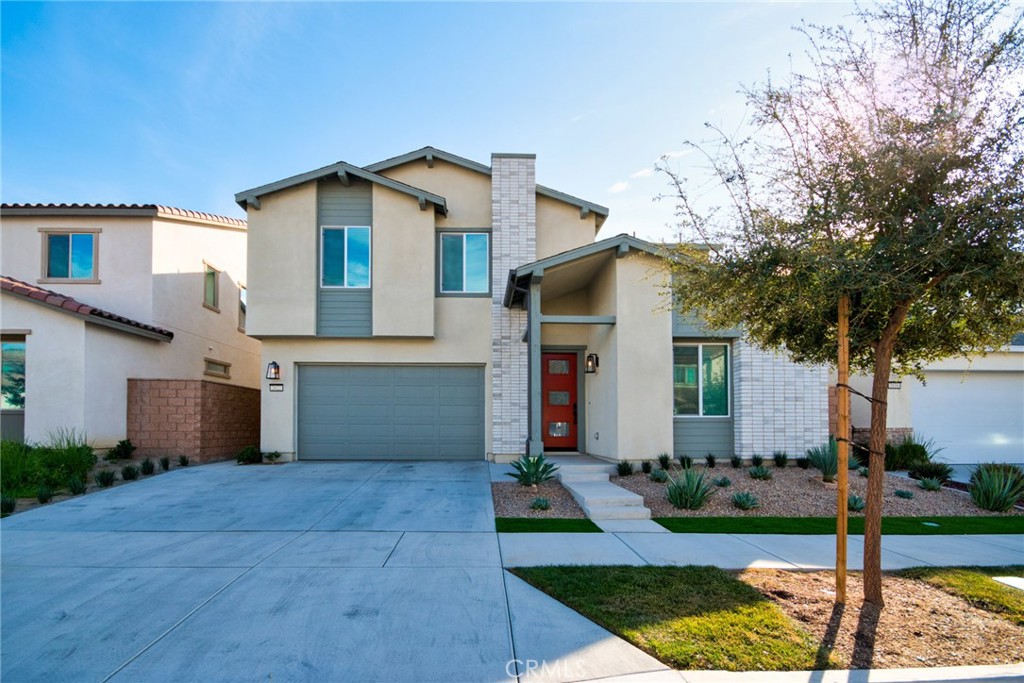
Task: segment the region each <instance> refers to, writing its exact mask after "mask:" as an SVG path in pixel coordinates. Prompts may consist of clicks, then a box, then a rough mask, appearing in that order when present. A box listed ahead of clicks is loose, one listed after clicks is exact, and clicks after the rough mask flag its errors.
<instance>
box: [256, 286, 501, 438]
mask: <svg viewBox="0 0 1024 683" xmlns="http://www.w3.org/2000/svg"><path fill="white" fill-rule="evenodd" d="M490 309H491V300H490V299H476V298H464V299H459V298H455V299H453V298H442V299H437V301H436V305H435V309H434V310H435V315H436V321H435V329H436V331H437V336H436V338H435V339H267V340H265V341H264V342H263V348H262V352H263V366H265V365H266V364H267V363H269V362H270V361H276V362H277V363H278V364H279V365H280V366H281V372H282V380H281V384H283V385H284V391H282V392H274V393H270V392H269V391H268V389H267V387H268V385H269V382H268V381H266V380H264V381H263V382H262V384H263V393H262V400H261V411H262V419H261V425H262V426H261V437H260V440H261V444H262V446H261V447H262V449H263V450H265V451H273V450H276V451H280V452H281V453H283V454H287V455H288V457H293V456H294V454H295V448H296V438H297V434H296V409H297V405H296V401H297V399H296V393H295V389H296V376H297V372H296V364H300V363H367V364H374V363H386V364H387V363H424V364H455V365H466V364H469V365H483V366H486V367H485V371H484V376H485V377H489V376H490V362H491V330H490V325H481V324H480V321H481V320H489V319H490V318H489V316H490ZM484 396H485V399H486V402H487V406H486V433H485V441H484V443H485V444H490V443H491V386H490V384H489V383H485V386H484ZM481 456H483V454H481Z"/></svg>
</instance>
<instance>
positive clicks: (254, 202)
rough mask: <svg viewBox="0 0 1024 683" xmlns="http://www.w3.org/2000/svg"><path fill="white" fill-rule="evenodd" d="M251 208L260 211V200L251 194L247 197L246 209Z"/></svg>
mask: <svg viewBox="0 0 1024 683" xmlns="http://www.w3.org/2000/svg"><path fill="white" fill-rule="evenodd" d="M250 206H251V207H252V208H254V209H256V210H257V211H259V210H260V198H259V197H257V196H256V195H254V194H251V195H249V196H248V197H246V198H245V208H249V207H250Z"/></svg>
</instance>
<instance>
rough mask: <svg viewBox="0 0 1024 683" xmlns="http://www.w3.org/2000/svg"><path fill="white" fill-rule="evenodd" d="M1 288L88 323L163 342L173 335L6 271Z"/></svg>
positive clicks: (0, 282)
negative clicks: (24, 279) (37, 284)
mask: <svg viewBox="0 0 1024 683" xmlns="http://www.w3.org/2000/svg"><path fill="white" fill-rule="evenodd" d="M0 291H3V292H4V293H9V294H13V295H14V296H18V297H21V298H22V299H26V300H28V301H31V302H32V303H36V304H40V305H42V306H48V307H50V308H52V309H54V310H57V311H60V312H61V313H66V314H68V315H72V316H75V317H76V318H81V319H83V320H85V321H86V322H88V323H93V324H95V325H102V326H104V327H109V328H112V329H115V330H118V331H120V332H127V333H129V334H135V335H138V336H140V337H145V338H146V339H155V340H157V341H164V342H169V341H171V340H172V339H174V333H173V332H171V331H170V330H165V329H163V328H162V327H156V326H155V325H147V324H146V323H140V322H139V321H137V320H132V319H131V318H126V317H125V316H123V315H117V314H116V313H111V312H110V311H105V310H103V309H102V308H96V307H95V306H90V305H89V304H83V303H82V302H81V301H76V300H75V299H72V298H71V297H70V296H67V295H65V294H60V293H58V292H54V291H52V290H49V289H43V288H42V287H37V286H36V285H33V284H29V283H28V282H22V281H21V280H16V279H14V278H13V277H7V276H6V275H0Z"/></svg>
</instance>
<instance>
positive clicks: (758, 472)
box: [747, 465, 772, 481]
mask: <svg viewBox="0 0 1024 683" xmlns="http://www.w3.org/2000/svg"><path fill="white" fill-rule="evenodd" d="M747 472H748V473H749V474H750V478H751V479H760V480H762V481H767V480H769V479H771V478H772V471H771V470H770V469H768V468H767V467H765V466H764V465H755V466H754V467H751V468H750V469H748V470H747Z"/></svg>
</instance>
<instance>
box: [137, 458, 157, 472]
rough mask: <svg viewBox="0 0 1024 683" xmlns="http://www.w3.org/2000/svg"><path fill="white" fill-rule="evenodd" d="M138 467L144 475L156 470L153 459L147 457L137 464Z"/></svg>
mask: <svg viewBox="0 0 1024 683" xmlns="http://www.w3.org/2000/svg"><path fill="white" fill-rule="evenodd" d="M139 468H140V469H141V470H142V473H143V474H145V475H150V474H153V472H155V471H156V467H155V466H154V465H153V461H152V460H150V459H149V458H146V459H145V460H143V461H142V464H141V465H139Z"/></svg>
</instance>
